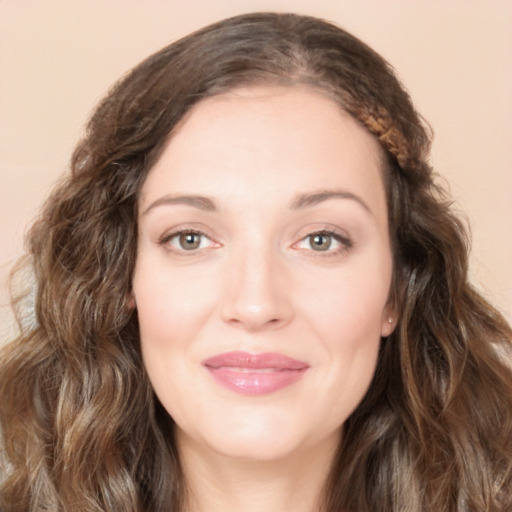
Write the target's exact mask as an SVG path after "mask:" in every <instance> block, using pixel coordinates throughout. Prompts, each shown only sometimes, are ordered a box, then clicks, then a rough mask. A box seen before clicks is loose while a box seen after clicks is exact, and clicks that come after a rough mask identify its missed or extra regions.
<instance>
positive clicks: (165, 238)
mask: <svg viewBox="0 0 512 512" xmlns="http://www.w3.org/2000/svg"><path fill="white" fill-rule="evenodd" d="M187 235H195V236H198V237H201V238H202V239H207V240H209V241H210V242H212V243H215V242H214V241H213V240H212V239H211V238H210V237H209V236H208V235H206V234H205V233H203V232H202V231H199V230H197V229H179V230H176V231H173V232H171V233H164V234H163V235H162V236H161V237H160V238H159V239H158V244H159V245H163V246H167V247H168V249H169V250H174V251H178V252H180V253H190V254H193V253H195V252H196V251H197V250H198V249H204V247H197V248H192V249H189V250H187V249H184V248H183V247H174V246H173V245H172V244H171V242H172V240H173V239H175V238H178V237H181V236H187ZM199 243H200V244H201V243H202V241H201V240H200V242H199Z"/></svg>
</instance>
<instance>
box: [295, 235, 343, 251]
mask: <svg viewBox="0 0 512 512" xmlns="http://www.w3.org/2000/svg"><path fill="white" fill-rule="evenodd" d="M351 246H352V242H351V241H350V240H349V239H348V238H347V237H344V236H341V235H339V234H338V233H334V232H332V231H317V232H315V233H310V234H309V235H307V236H306V237H304V238H303V239H302V240H300V241H299V242H298V243H297V244H295V247H296V248H298V249H308V250H310V251H315V252H338V251H340V250H343V249H348V248H349V247H351Z"/></svg>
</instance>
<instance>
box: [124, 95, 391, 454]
mask: <svg viewBox="0 0 512 512" xmlns="http://www.w3.org/2000/svg"><path fill="white" fill-rule="evenodd" d="M381 161H382V154H381V150H380V148H379V145H378V143H377V142H376V140H375V139H374V138H373V136H372V135H370V134H369V133H368V132H366V131H365V130H364V129H363V128H362V127H361V126H360V125H359V124H357V123H356V122H355V121H354V120H353V119H352V118H351V117H350V116H349V115H347V114H346V113H344V112H343V111H341V110H340V108H339V107H338V106H337V105H336V104H335V103H333V102H332V101H331V100H329V99H327V98H325V97H323V96H321V95H320V94H319V93H316V92H313V91H312V90H310V89H307V88H303V87H300V88H278V87H252V88H247V89H237V90H234V91H232V92H230V93H226V94H223V95H220V96H216V97H212V98H209V99H206V100H203V101H201V102H200V103H198V104H197V105H196V106H195V107H194V108H193V110H192V111H191V112H190V113H189V114H188V115H187V117H186V119H185V120H184V122H183V123H182V125H181V126H180V127H179V129H177V130H176V132H175V133H174V134H173V136H172V137H171V139H170V141H169V143H168V144H167V146H166V148H165V150H164V151H163V153H162V155H161V157H160V159H159V161H158V162H157V163H156V165H155V166H154V168H153V169H152V170H151V171H150V173H149V175H148V177H147V180H146V182H145V183H144V186H143V187H142V191H141V197H140V203H139V219H138V221H139V242H138V254H137V261H136V268H135V273H134V277H133V301H134V304H135V305H136V307H137V310H138V316H139V322H140V335H141V344H142V352H143V358H144V363H145V366H146V369H147V372H148V374H149V377H150V380H151V383H152V385H153V387H154V390H155V392H156V394H157V396H158V398H159V399H160V401H161V403H162V404H163V406H164V407H165V409H166V410H167V411H168V413H169V414H170V415H171V416H172V418H173V419H174V420H175V422H176V425H177V427H176V432H177V439H178V444H179V446H180V447H181V448H182V449H186V448H187V447H188V448H191V447H194V449H195V450H199V451H202V450H204V451H205V453H206V452H207V451H209V450H213V451H214V452H216V453H221V454H225V455H229V456H234V457H243V458H260V459H271V458H280V457H283V456H286V455H287V454H292V453H294V452H297V451H298V450H299V451H300V450H308V449H318V448H319V447H320V446H324V447H331V448H334V446H336V445H337V444H338V442H339V435H340V432H341V427H342V425H343V423H344V422H345V420H346V419H347V417H348V416H349V415H350V414H351V413H352V411H353V410H354V409H355V408H356V406H357V405H358V404H359V402H360V401H361V399H362V398H363V396H364V394H365V392H366V390H367V388H368V386H369V384H370V381H371V379H372V376H373V374H374V370H375V366H376V360H377V353H378V350H379V344H380V343H381V337H382V336H387V335H389V334H390V332H391V330H392V328H393V322H390V321H389V319H390V318H393V311H391V309H390V308H389V307H388V305H387V301H388V294H389V290H390V282H391V274H392V256H391V248H390V239H389V235H388V221H387V210H386V197H385V190H384V185H383V181H382V163H381Z"/></svg>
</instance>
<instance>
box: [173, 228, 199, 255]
mask: <svg viewBox="0 0 512 512" xmlns="http://www.w3.org/2000/svg"><path fill="white" fill-rule="evenodd" d="M202 236H203V235H200V234H199V233H192V232H185V233H180V234H179V235H178V236H177V237H176V238H177V243H178V246H179V248H180V249H183V250H185V251H193V250H194V249H199V247H200V246H201V238H202Z"/></svg>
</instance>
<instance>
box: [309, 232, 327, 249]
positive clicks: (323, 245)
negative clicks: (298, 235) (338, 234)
mask: <svg viewBox="0 0 512 512" xmlns="http://www.w3.org/2000/svg"><path fill="white" fill-rule="evenodd" d="M312 242H313V243H312V246H313V248H314V249H317V250H319V251H326V250H327V249H329V247H330V246H331V237H330V236H329V235H313V240H312Z"/></svg>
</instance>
